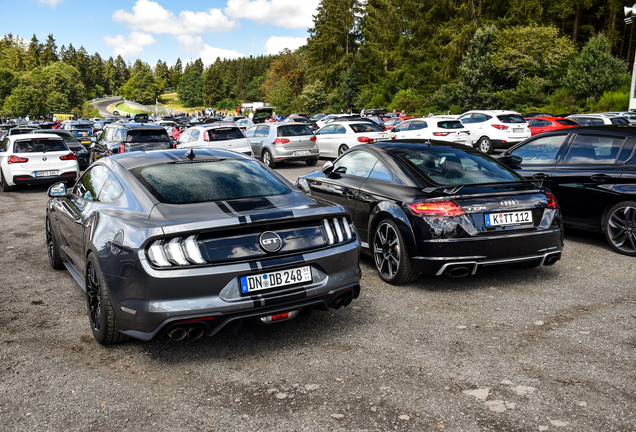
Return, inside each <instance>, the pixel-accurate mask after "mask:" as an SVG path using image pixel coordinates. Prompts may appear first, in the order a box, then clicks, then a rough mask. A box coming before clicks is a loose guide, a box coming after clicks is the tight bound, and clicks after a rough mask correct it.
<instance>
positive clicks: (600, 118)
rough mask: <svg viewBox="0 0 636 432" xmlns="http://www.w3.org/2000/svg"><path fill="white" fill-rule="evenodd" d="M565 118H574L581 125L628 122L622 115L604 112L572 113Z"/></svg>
mask: <svg viewBox="0 0 636 432" xmlns="http://www.w3.org/2000/svg"><path fill="white" fill-rule="evenodd" d="M567 118H569V119H570V120H574V121H575V122H577V123H578V124H580V125H581V126H601V125H610V124H623V125H627V124H630V122H629V120H628V119H626V118H625V117H623V116H618V115H614V114H610V113H605V114H572V115H569V116H568V117H567Z"/></svg>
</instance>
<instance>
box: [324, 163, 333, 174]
mask: <svg viewBox="0 0 636 432" xmlns="http://www.w3.org/2000/svg"><path fill="white" fill-rule="evenodd" d="M332 170H333V162H331V161H327V162H325V164H324V165H323V166H322V170H321V171H322V172H324V173H325V174H329V173H330V172H331V171H332Z"/></svg>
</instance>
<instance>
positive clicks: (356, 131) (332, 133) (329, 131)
mask: <svg viewBox="0 0 636 432" xmlns="http://www.w3.org/2000/svg"><path fill="white" fill-rule="evenodd" d="M316 138H317V139H318V148H319V149H320V156H323V157H331V158H335V157H338V156H340V155H341V154H343V153H344V152H346V151H347V150H349V149H350V148H351V147H355V146H357V145H360V144H365V143H372V142H376V141H386V140H390V139H391V134H390V133H389V132H385V131H384V130H383V129H382V128H381V127H379V126H377V125H376V124H375V123H373V122H371V121H365V120H360V121H355V122H348V121H347V122H334V123H332V124H328V125H327V126H325V127H323V128H322V129H320V130H319V131H318V132H316Z"/></svg>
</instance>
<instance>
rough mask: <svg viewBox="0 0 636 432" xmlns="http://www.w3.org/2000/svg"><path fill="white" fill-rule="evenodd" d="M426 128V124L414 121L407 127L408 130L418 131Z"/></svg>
mask: <svg viewBox="0 0 636 432" xmlns="http://www.w3.org/2000/svg"><path fill="white" fill-rule="evenodd" d="M427 127H428V125H427V124H426V122H424V121H415V122H413V123H411V126H409V130H410V131H412V130H420V129H426V128H427Z"/></svg>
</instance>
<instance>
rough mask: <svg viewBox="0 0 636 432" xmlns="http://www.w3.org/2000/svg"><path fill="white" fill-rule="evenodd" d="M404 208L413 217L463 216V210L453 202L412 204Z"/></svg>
mask: <svg viewBox="0 0 636 432" xmlns="http://www.w3.org/2000/svg"><path fill="white" fill-rule="evenodd" d="M406 206H407V207H408V208H409V210H411V213H413V214H414V215H415V216H443V217H457V216H461V215H463V214H464V210H462V208H461V207H460V206H458V205H457V204H456V203H455V202H454V201H430V202H414V203H408V204H407V205H406Z"/></svg>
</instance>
